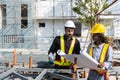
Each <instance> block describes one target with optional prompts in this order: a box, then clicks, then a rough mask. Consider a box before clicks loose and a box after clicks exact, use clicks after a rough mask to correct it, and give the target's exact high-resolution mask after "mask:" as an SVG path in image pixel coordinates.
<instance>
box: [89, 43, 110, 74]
mask: <svg viewBox="0 0 120 80" xmlns="http://www.w3.org/2000/svg"><path fill="white" fill-rule="evenodd" d="M108 48H109V44H104V45H103V48H102V51H101V54H100V58H99V63H102V62H104V60H105V58H106V55H107V51H108ZM89 55H90V56H91V57H92V56H93V47H92V46H91V47H90V50H89ZM96 71H97V72H98V73H99V74H104V71H103V70H96Z"/></svg>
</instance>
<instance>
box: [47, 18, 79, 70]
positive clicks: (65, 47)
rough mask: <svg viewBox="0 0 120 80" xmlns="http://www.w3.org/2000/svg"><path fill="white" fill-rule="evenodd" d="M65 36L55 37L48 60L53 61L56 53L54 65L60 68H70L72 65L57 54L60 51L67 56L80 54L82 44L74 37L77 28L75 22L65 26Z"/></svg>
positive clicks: (68, 22)
mask: <svg viewBox="0 0 120 80" xmlns="http://www.w3.org/2000/svg"><path fill="white" fill-rule="evenodd" d="M64 27H65V34H64V35H60V36H57V37H55V39H54V41H53V43H52V45H51V47H50V49H49V51H48V58H49V60H53V54H54V53H56V56H55V60H54V65H55V67H58V68H69V67H70V65H71V63H70V62H69V61H68V60H66V59H64V58H63V57H61V56H59V55H58V54H57V51H58V50H61V51H63V52H64V53H66V54H80V53H79V52H80V43H79V41H78V40H77V39H76V38H75V37H73V34H74V29H75V28H76V26H75V24H74V22H73V21H71V20H68V21H67V22H66V23H65V25H64Z"/></svg>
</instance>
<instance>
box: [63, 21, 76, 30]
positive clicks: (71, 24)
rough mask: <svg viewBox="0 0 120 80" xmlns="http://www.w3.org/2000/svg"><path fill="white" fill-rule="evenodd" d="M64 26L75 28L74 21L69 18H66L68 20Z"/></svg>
mask: <svg viewBox="0 0 120 80" xmlns="http://www.w3.org/2000/svg"><path fill="white" fill-rule="evenodd" d="M64 26H65V27H68V28H76V26H75V24H74V22H73V21H71V20H68V21H67V22H66V23H65V25H64Z"/></svg>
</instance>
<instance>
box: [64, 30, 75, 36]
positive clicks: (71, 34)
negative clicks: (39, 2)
mask: <svg viewBox="0 0 120 80" xmlns="http://www.w3.org/2000/svg"><path fill="white" fill-rule="evenodd" d="M65 34H66V35H67V36H68V37H72V36H73V34H74V28H65Z"/></svg>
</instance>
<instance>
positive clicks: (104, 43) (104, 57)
mask: <svg viewBox="0 0 120 80" xmlns="http://www.w3.org/2000/svg"><path fill="white" fill-rule="evenodd" d="M105 31H106V30H105V27H104V25H102V24H95V25H94V26H93V27H92V29H91V30H90V33H91V35H92V40H93V42H92V43H90V44H89V46H88V48H87V52H88V53H89V55H90V56H91V57H93V58H94V59H95V60H97V61H98V62H99V65H98V67H100V68H103V67H104V68H105V70H94V69H90V71H89V75H88V79H87V80H105V77H104V75H105V72H106V71H107V70H108V69H110V68H111V67H112V54H113V49H112V47H111V46H110V44H109V41H108V39H107V38H106V37H105V36H104V33H105Z"/></svg>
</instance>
